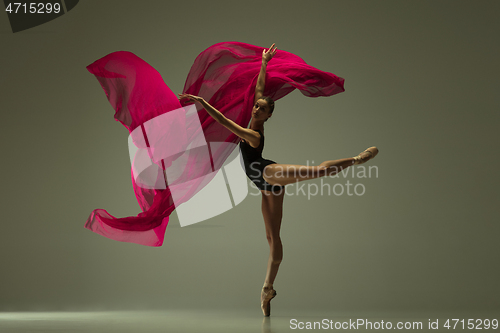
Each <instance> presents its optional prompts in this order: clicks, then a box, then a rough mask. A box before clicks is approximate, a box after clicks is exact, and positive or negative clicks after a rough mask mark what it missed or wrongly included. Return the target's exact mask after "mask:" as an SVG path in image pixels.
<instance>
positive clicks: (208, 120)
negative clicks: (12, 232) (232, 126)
mask: <svg viewBox="0 0 500 333" xmlns="http://www.w3.org/2000/svg"><path fill="white" fill-rule="evenodd" d="M263 49H264V48H263V47H258V46H254V45H250V44H245V43H239V42H224V43H219V44H215V45H213V46H211V47H209V48H208V49H206V50H205V51H203V52H202V53H201V54H200V55H198V57H197V58H196V60H195V62H194V64H193V66H192V67H191V70H190V72H189V74H188V77H187V79H186V83H185V85H184V89H183V92H185V93H188V94H193V95H197V96H201V97H203V98H204V99H205V100H206V101H208V102H209V103H210V104H211V105H212V106H214V107H215V108H216V109H218V110H219V111H220V112H222V113H223V114H224V115H225V116H226V117H227V118H229V119H232V120H233V121H235V122H236V123H237V124H239V125H241V126H243V127H247V126H248V124H249V122H250V119H251V110H252V105H253V99H254V94H255V85H256V81H257V77H258V74H259V71H260V67H261V62H262V50H263ZM87 69H88V71H89V72H90V73H92V74H94V75H95V76H96V78H97V80H98V81H99V83H100V84H101V86H102V88H103V89H104V92H105V93H106V96H107V98H108V100H109V102H110V103H111V106H112V107H113V109H114V110H115V115H114V118H115V120H117V121H119V122H121V123H122V124H123V125H124V126H125V127H126V128H127V130H128V131H129V133H130V135H131V138H133V140H134V143H135V144H136V145H137V146H138V147H142V148H144V149H147V152H148V154H149V156H150V157H151V161H152V164H153V163H154V164H155V165H153V167H156V168H152V169H151V170H154V172H153V173H152V174H153V178H154V179H156V185H158V184H160V183H162V182H163V184H164V185H163V188H161V186H154V188H152V187H151V186H149V187H148V186H144V184H142V183H141V182H140V181H139V182H138V181H137V180H136V177H134V172H133V168H134V165H132V168H131V179H132V184H133V188H134V192H135V196H136V198H137V201H138V203H139V206H140V207H141V209H142V212H141V213H139V214H138V215H137V216H130V217H122V218H116V217H114V216H113V215H111V214H109V213H108V212H107V211H106V210H104V209H95V210H94V211H92V213H91V214H90V216H89V218H88V219H87V222H86V224H85V228H87V229H89V230H91V231H93V232H95V233H97V234H100V235H102V236H105V237H107V238H110V239H114V240H117V241H122V242H131V243H136V244H141V245H146V246H161V245H162V244H163V240H164V235H165V230H166V227H167V225H168V221H169V215H170V214H171V213H172V211H173V210H174V209H175V204H177V205H179V204H180V203H183V202H186V201H188V200H189V199H190V198H191V197H192V196H193V195H195V194H196V193H197V192H198V191H199V190H201V188H203V187H204V186H205V185H206V183H207V179H206V178H203V177H200V176H203V175H207V174H208V173H210V172H212V171H214V170H218V169H219V168H220V167H221V166H222V164H223V163H224V161H225V160H226V159H227V157H228V156H229V155H230V154H231V152H232V150H233V149H234V147H235V146H234V145H219V146H215V145H214V146H213V147H218V149H212V150H211V151H210V154H211V156H207V155H206V154H203V153H202V152H201V151H200V150H199V149H197V148H192V146H191V144H192V142H193V140H195V134H196V133H189V131H182V130H179V129H182V128H184V127H189V126H190V125H189V121H190V120H189V117H188V116H187V115H186V118H185V119H184V118H182V117H177V116H173V117H170V118H168V120H165V119H167V118H161V117H159V116H162V115H168V116H170V115H173V114H174V113H171V112H172V111H173V110H178V109H179V108H181V107H185V108H186V107H187V106H188V105H189V104H192V103H189V102H187V101H181V102H180V101H179V100H178V98H177V96H176V95H175V94H174V93H173V92H172V91H171V90H170V89H169V87H168V86H167V85H166V84H165V82H164V81H163V79H162V77H161V75H160V74H159V73H158V72H157V71H156V70H155V69H154V68H153V67H152V66H150V65H149V64H148V63H147V62H145V61H144V60H142V59H141V58H139V57H138V56H136V55H135V54H133V53H131V52H126V51H118V52H113V53H110V54H108V55H106V56H104V57H103V58H101V59H99V60H96V61H95V62H94V63H92V64H90V65H89V66H87ZM294 89H299V90H300V91H301V93H302V94H304V95H305V96H308V97H319V96H331V95H334V94H337V93H340V92H342V91H344V79H343V78H340V77H338V76H336V75H334V74H332V73H328V72H324V71H321V70H319V69H316V68H314V67H312V66H309V65H307V64H306V63H305V62H304V60H302V59H301V58H300V57H298V56H296V55H294V54H292V53H289V52H286V51H283V50H278V52H277V53H276V55H275V56H274V57H273V59H272V60H271V61H270V62H269V63H268V66H267V75H266V86H265V91H264V95H265V96H269V97H271V98H273V99H274V100H278V99H280V98H282V97H284V96H286V95H287V94H289V93H290V92H292V91H293V90H294ZM196 108H197V109H196V110H197V112H194V115H195V117H196V119H195V120H196V121H199V123H200V124H201V129H202V131H203V133H202V134H203V136H204V138H205V140H206V143H207V144H210V143H217V142H226V143H228V142H230V143H234V144H237V143H238V142H239V141H240V139H239V137H237V136H236V135H234V134H233V133H231V132H230V131H229V130H227V129H226V128H225V127H223V126H221V125H220V124H219V123H217V122H216V121H215V120H214V119H213V118H212V117H210V115H209V114H208V113H207V112H206V111H205V110H204V109H203V108H201V107H200V106H199V105H198V104H197V105H196ZM160 118H161V119H163V120H161V121H159V120H158V121H157V119H160ZM191 120H193V119H191ZM150 124H154V126H156V131H155V133H156V135H150V134H149V133H151V132H148V135H146V127H145V126H149V125H150ZM138 133H142V134H144V137H142V134H141V138H142V139H140V138H139V136H138V135H137V134H138ZM186 133H187V134H186ZM198 134H199V133H198ZM144 138H145V140H144ZM162 147H163V148H162ZM164 147H167V148H164ZM172 147H175V148H172ZM162 149H166V150H169V149H170V151H171V152H174V151H180V150H179V149H184V150H185V151H186V152H185V153H184V154H177V155H173V156H172V157H171V158H170V159H161V160H160V159H158V158H155V157H154V156H155V150H162ZM164 156H165V155H164ZM177 159H182V161H183V163H182V164H179V163H177V164H179V165H182V168H180V167H179V166H178V165H176V160H177ZM175 168H177V169H178V170H175ZM166 171H168V172H170V173H172V172H173V173H175V174H176V177H175V179H173V180H172V181H171V179H172V178H168V182H167V181H166V179H165V177H164V175H165V172H166ZM150 174H151V172H150ZM174 186H175V189H176V191H177V193H179V191H180V192H181V193H182V196H181V197H180V198H177V199H176V200H175V204H174V200H173V198H172V193H173V192H172V191H171V189H172V188H173V187H174ZM200 209H203V207H200Z"/></svg>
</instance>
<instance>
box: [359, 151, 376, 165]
mask: <svg viewBox="0 0 500 333" xmlns="http://www.w3.org/2000/svg"><path fill="white" fill-rule="evenodd" d="M377 154H378V149H377V147H370V148H368V149H366V150H365V151H363V152H361V153H359V155H358V156H356V157H354V164H363V163H365V162H368V160H371V159H372V158H374V157H375V156H377Z"/></svg>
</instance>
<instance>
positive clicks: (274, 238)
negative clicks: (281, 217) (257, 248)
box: [266, 233, 281, 246]
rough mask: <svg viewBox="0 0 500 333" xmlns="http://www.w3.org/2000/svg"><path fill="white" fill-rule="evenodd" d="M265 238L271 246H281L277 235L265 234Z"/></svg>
mask: <svg viewBox="0 0 500 333" xmlns="http://www.w3.org/2000/svg"><path fill="white" fill-rule="evenodd" d="M266 238H267V241H268V242H269V244H270V245H271V246H272V245H278V244H281V239H280V236H279V235H273V234H271V233H268V234H266Z"/></svg>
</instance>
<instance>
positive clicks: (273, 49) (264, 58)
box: [262, 43, 278, 62]
mask: <svg viewBox="0 0 500 333" xmlns="http://www.w3.org/2000/svg"><path fill="white" fill-rule="evenodd" d="M277 50H278V49H277V48H276V47H275V46H274V43H273V45H271V47H270V48H269V49H268V50H267V51H266V49H264V50H262V61H263V62H268V61H269V60H271V59H272V58H273V57H274V55H275V54H276V51H277Z"/></svg>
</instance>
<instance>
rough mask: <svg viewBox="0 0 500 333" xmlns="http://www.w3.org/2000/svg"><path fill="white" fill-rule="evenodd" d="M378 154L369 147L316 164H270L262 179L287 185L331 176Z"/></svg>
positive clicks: (375, 149) (374, 149) (275, 183)
mask: <svg viewBox="0 0 500 333" xmlns="http://www.w3.org/2000/svg"><path fill="white" fill-rule="evenodd" d="M377 154H378V149H377V148H376V147H370V148H368V149H367V150H365V151H364V152H362V153H360V154H359V155H358V156H356V157H350V158H343V159H339V160H331V161H325V162H323V163H321V164H320V165H318V166H306V165H294V164H270V165H268V166H266V168H265V169H264V174H263V177H264V180H265V181H266V182H268V183H269V184H271V185H281V186H284V185H287V184H291V183H295V182H298V181H303V180H308V179H314V178H319V177H323V176H326V175H329V176H333V175H335V174H337V173H339V172H340V171H342V170H343V169H345V168H348V167H350V166H351V165H354V164H356V162H357V164H360V163H364V162H366V161H368V160H369V159H372V158H373V157H375V156H376V155H377Z"/></svg>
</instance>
